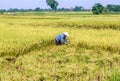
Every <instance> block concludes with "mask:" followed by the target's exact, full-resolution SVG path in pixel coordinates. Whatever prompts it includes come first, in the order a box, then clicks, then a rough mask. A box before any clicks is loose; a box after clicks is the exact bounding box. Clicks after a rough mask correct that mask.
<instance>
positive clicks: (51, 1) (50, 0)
mask: <svg viewBox="0 0 120 81" xmlns="http://www.w3.org/2000/svg"><path fill="white" fill-rule="evenodd" d="M46 3H47V5H49V6H50V7H51V8H52V9H53V10H55V11H56V10H57V6H58V5H59V4H58V2H57V1H55V0H46Z"/></svg>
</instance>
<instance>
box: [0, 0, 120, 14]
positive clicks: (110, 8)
mask: <svg viewBox="0 0 120 81" xmlns="http://www.w3.org/2000/svg"><path fill="white" fill-rule="evenodd" d="M46 4H47V5H48V6H49V7H50V8H51V9H41V8H39V7H37V8H35V9H18V8H13V9H12V8H11V9H9V10H5V9H0V13H1V14H3V13H4V12H29V11H30V12H31V11H92V12H93V14H101V13H106V12H107V13H108V12H109V13H110V12H120V5H114V4H108V5H107V6H103V5H102V4H101V3H96V4H95V5H94V6H93V7H92V9H85V8H84V7H82V6H75V7H74V8H57V7H58V5H59V3H58V2H57V1H56V0H46Z"/></svg>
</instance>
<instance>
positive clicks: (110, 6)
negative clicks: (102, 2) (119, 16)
mask: <svg viewBox="0 0 120 81" xmlns="http://www.w3.org/2000/svg"><path fill="white" fill-rule="evenodd" d="M106 8H107V9H108V11H109V12H120V5H113V4H108V5H107V6H106Z"/></svg>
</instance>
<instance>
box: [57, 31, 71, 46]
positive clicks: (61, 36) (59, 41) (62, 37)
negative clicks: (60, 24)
mask: <svg viewBox="0 0 120 81" xmlns="http://www.w3.org/2000/svg"><path fill="white" fill-rule="evenodd" d="M68 36H69V34H68V32H64V33H63V34H59V35H57V36H56V38H55V42H56V45H57V46H58V45H62V44H68V42H67V40H66V37H68Z"/></svg>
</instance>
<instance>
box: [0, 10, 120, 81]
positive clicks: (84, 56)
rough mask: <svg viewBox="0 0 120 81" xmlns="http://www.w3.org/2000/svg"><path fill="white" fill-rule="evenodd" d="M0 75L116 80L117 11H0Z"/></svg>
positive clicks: (7, 78)
mask: <svg viewBox="0 0 120 81" xmlns="http://www.w3.org/2000/svg"><path fill="white" fill-rule="evenodd" d="M63 32H69V35H70V36H69V37H68V38H67V40H68V43H69V44H68V45H61V46H56V45H55V41H54V39H55V36H56V35H57V34H60V33H63ZM0 81H120V14H102V15H92V14H91V13H90V12H54V13H53V12H37V13H36V12H29V13H27V12H25V13H16V14H11V15H10V14H9V15H0Z"/></svg>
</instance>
